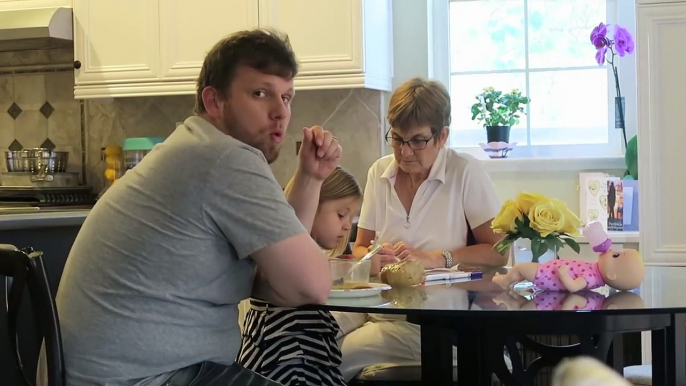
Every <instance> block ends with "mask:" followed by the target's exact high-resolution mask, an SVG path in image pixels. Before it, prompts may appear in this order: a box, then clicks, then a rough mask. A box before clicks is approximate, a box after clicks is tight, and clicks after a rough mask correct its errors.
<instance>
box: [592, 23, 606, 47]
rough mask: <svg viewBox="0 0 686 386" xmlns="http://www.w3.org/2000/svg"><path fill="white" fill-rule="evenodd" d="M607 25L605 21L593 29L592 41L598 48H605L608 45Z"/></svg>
mask: <svg viewBox="0 0 686 386" xmlns="http://www.w3.org/2000/svg"><path fill="white" fill-rule="evenodd" d="M606 36H607V26H606V25H605V24H604V23H600V24H598V26H597V27H595V28H593V31H591V43H593V45H594V46H595V48H597V49H599V50H600V49H601V48H604V47H605V46H607V43H608V41H607V38H606Z"/></svg>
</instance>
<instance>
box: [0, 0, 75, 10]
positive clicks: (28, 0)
mask: <svg viewBox="0 0 686 386" xmlns="http://www.w3.org/2000/svg"><path fill="white" fill-rule="evenodd" d="M71 6H72V0H0V11H11V10H17V9H29V8H46V7H71Z"/></svg>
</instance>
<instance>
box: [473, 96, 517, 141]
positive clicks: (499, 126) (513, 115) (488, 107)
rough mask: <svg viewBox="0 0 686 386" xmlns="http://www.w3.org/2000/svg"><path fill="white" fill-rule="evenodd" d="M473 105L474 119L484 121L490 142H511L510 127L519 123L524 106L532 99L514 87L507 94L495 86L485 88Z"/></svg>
mask: <svg viewBox="0 0 686 386" xmlns="http://www.w3.org/2000/svg"><path fill="white" fill-rule="evenodd" d="M476 100H477V102H476V103H474V104H473V105H472V120H476V121H479V122H480V123H483V125H484V127H485V128H486V135H487V137H488V142H489V143H491V142H508V143H509V142H510V128H511V127H512V126H514V125H516V124H518V123H519V118H520V117H521V114H526V113H525V112H524V106H525V105H526V104H528V103H529V102H531V99H529V97H526V96H522V93H521V92H520V91H519V90H517V89H514V90H512V91H510V92H509V93H507V94H505V93H503V92H502V91H498V90H496V89H494V88H493V87H486V88H484V90H483V92H481V93H480V94H479V95H477V96H476Z"/></svg>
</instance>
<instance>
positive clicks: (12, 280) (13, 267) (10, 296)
mask: <svg viewBox="0 0 686 386" xmlns="http://www.w3.org/2000/svg"><path fill="white" fill-rule="evenodd" d="M0 275H2V276H5V286H6V295H5V296H6V298H5V304H6V307H7V333H8V336H9V342H10V347H11V349H12V354H13V356H14V360H15V363H16V368H17V372H18V373H19V374H20V375H21V379H22V380H23V381H24V383H25V384H26V385H29V386H33V385H34V384H35V381H34V380H33V379H32V378H33V377H32V376H29V374H27V373H26V370H25V369H24V363H23V362H22V358H21V354H20V351H19V336H18V334H17V322H18V316H19V308H20V305H21V300H22V297H23V295H24V290H25V289H26V288H28V292H29V297H30V298H31V307H32V308H33V317H34V323H35V328H36V330H37V334H36V336H38V337H39V339H41V338H44V346H45V357H46V364H47V373H46V375H47V377H46V379H47V384H48V386H65V385H66V382H65V378H64V357H63V353H62V335H61V332H60V325H59V319H58V316H57V307H56V306H55V297H54V296H53V294H52V292H51V291H50V282H49V280H48V275H47V272H46V269H45V262H44V261H43V252H39V251H34V250H33V248H24V249H21V250H20V249H17V248H16V247H14V246H12V245H7V244H2V245H0ZM39 371H40V370H39Z"/></svg>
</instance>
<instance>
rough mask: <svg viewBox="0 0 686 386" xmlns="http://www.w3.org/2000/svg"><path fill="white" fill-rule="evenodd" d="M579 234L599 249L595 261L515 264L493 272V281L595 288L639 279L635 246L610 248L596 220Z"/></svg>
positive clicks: (625, 286)
mask: <svg viewBox="0 0 686 386" xmlns="http://www.w3.org/2000/svg"><path fill="white" fill-rule="evenodd" d="M583 234H584V236H585V237H586V239H587V240H588V242H589V244H591V245H592V246H593V251H594V252H597V253H600V256H599V257H598V261H597V262H595V263H589V262H586V261H579V260H552V261H549V262H546V263H542V264H539V263H520V264H515V265H514V266H513V267H512V268H511V269H510V270H509V271H508V272H507V274H506V275H496V276H494V277H493V282H495V283H497V284H499V285H500V286H501V287H503V288H504V289H507V288H509V287H511V286H512V285H513V284H515V283H519V282H520V281H524V280H528V281H531V282H532V283H534V285H536V287H538V288H539V289H542V290H548V291H569V292H577V291H581V290H584V289H586V290H590V289H594V288H599V287H602V286H604V285H605V284H607V285H609V286H611V287H613V288H615V289H618V290H630V289H634V288H636V287H638V286H639V285H640V284H641V282H642V281H643V277H644V275H645V270H644V267H643V260H642V259H641V255H640V254H639V253H638V251H636V250H635V249H623V250H621V251H619V252H615V251H613V250H612V248H611V247H612V240H610V238H609V237H608V235H607V233H606V232H605V231H604V230H603V228H602V225H601V224H600V223H599V222H593V223H590V224H588V225H587V226H586V227H584V230H583Z"/></svg>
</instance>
